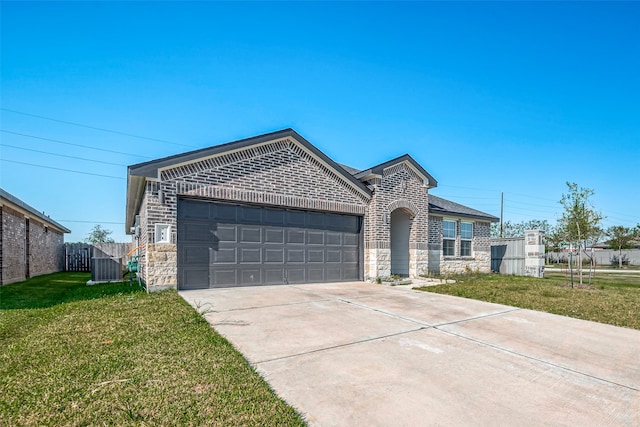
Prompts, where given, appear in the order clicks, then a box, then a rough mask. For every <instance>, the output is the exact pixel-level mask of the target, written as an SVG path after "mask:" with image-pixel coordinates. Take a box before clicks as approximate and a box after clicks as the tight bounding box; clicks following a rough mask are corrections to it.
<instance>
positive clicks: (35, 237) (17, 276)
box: [0, 188, 71, 285]
mask: <svg viewBox="0 0 640 427" xmlns="http://www.w3.org/2000/svg"><path fill="white" fill-rule="evenodd" d="M70 232H71V231H70V230H69V229H68V228H66V227H64V226H63V225H60V224H58V223H57V222H56V221H54V220H52V219H51V218H49V217H48V216H46V215H45V214H44V213H41V212H39V211H38V210H36V209H35V208H33V207H31V206H29V205H28V204H26V203H25V202H23V201H22V200H20V199H18V198H17V197H15V196H13V195H11V194H9V193H8V192H7V191H5V190H3V189H1V188H0V285H6V284H9V283H13V282H19V281H21V280H25V279H27V278H29V277H34V276H39V275H41V274H47V273H54V272H56V271H62V270H64V233H70Z"/></svg>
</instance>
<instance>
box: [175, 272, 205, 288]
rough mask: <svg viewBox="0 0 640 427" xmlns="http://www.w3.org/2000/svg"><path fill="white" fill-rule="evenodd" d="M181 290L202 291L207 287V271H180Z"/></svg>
mask: <svg viewBox="0 0 640 427" xmlns="http://www.w3.org/2000/svg"><path fill="white" fill-rule="evenodd" d="M181 279H182V284H183V286H181V288H182V289H202V288H208V287H209V269H208V268H204V269H191V268H189V269H184V270H183V271H182V277H181Z"/></svg>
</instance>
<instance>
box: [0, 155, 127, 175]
mask: <svg viewBox="0 0 640 427" xmlns="http://www.w3.org/2000/svg"><path fill="white" fill-rule="evenodd" d="M0 161H2V162H9V163H17V164H19V165H27V166H35V167H39V168H45V169H54V170H59V171H63V172H73V173H80V174H83V175H93V176H100V177H103V178H112V179H124V178H123V177H121V176H111V175H102V174H99V173H91V172H82V171H74V170H71V169H64V168H56V167H53V166H44V165H36V164H35V163H26V162H18V161H16V160H9V159H0Z"/></svg>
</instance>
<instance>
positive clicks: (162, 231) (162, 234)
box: [155, 224, 171, 243]
mask: <svg viewBox="0 0 640 427" xmlns="http://www.w3.org/2000/svg"><path fill="white" fill-rule="evenodd" d="M155 242H156V243H171V226H170V225H169V224H156V240H155Z"/></svg>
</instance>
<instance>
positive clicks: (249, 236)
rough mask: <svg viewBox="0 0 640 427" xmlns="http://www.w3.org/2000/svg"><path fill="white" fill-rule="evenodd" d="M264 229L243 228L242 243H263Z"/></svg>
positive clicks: (241, 233) (241, 229)
mask: <svg viewBox="0 0 640 427" xmlns="http://www.w3.org/2000/svg"><path fill="white" fill-rule="evenodd" d="M261 242H262V229H261V228H260V227H241V228H240V243H261Z"/></svg>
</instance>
